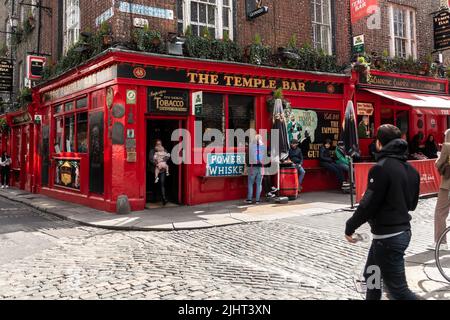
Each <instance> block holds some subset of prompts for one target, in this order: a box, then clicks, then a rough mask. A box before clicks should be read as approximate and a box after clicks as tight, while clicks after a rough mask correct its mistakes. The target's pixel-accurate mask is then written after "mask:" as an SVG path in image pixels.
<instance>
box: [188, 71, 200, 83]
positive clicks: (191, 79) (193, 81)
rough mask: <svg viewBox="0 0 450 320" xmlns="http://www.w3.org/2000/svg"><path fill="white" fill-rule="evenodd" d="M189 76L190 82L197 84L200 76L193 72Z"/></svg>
mask: <svg viewBox="0 0 450 320" xmlns="http://www.w3.org/2000/svg"><path fill="white" fill-rule="evenodd" d="M187 75H188V77H189V82H190V83H195V81H196V79H197V76H198V74H196V73H193V72H188V74H187Z"/></svg>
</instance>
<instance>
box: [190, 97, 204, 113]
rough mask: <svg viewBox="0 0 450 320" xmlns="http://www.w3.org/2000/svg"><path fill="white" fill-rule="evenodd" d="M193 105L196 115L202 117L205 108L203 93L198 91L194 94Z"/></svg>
mask: <svg viewBox="0 0 450 320" xmlns="http://www.w3.org/2000/svg"><path fill="white" fill-rule="evenodd" d="M192 104H193V106H194V115H195V116H201V115H202V108H203V92H202V91H197V92H194V93H193V94H192Z"/></svg>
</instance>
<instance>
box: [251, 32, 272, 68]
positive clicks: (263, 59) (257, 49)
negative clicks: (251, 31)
mask: <svg viewBox="0 0 450 320" xmlns="http://www.w3.org/2000/svg"><path fill="white" fill-rule="evenodd" d="M248 54H249V57H248V60H249V62H250V63H251V64H257V65H267V64H269V62H270V56H271V49H270V47H268V46H265V45H264V44H263V43H262V39H261V36H260V35H259V34H256V35H255V40H254V42H253V44H252V45H251V46H250V48H249V53H248Z"/></svg>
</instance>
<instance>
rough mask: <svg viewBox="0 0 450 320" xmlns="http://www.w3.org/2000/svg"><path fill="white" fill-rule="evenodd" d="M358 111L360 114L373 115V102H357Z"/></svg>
mask: <svg viewBox="0 0 450 320" xmlns="http://www.w3.org/2000/svg"><path fill="white" fill-rule="evenodd" d="M356 109H357V110H358V111H357V112H356V113H357V114H358V116H372V115H373V109H374V107H373V103H370V102H358V103H357V104H356Z"/></svg>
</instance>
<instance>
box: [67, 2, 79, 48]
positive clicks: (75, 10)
mask: <svg viewBox="0 0 450 320" xmlns="http://www.w3.org/2000/svg"><path fill="white" fill-rule="evenodd" d="M64 12H65V15H64V20H65V23H64V26H65V30H64V52H67V50H68V49H69V48H70V47H71V46H72V45H74V44H75V43H76V42H77V41H78V39H79V38H80V1H79V0H64Z"/></svg>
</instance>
